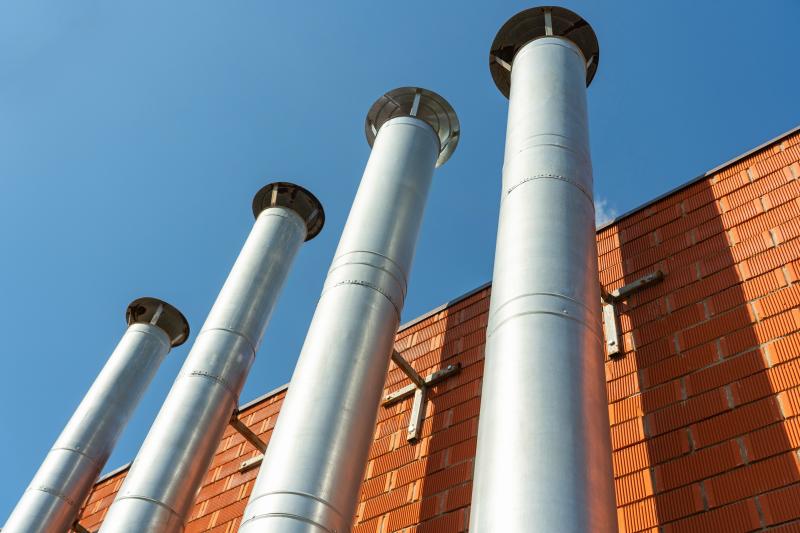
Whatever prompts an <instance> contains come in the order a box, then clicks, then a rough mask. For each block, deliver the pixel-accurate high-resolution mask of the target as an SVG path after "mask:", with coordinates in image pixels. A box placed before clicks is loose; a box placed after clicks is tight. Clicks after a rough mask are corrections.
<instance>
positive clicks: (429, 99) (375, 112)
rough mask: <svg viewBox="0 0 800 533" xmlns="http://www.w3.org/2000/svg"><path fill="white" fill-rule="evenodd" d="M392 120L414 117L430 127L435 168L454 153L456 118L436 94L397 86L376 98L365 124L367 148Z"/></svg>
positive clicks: (457, 132) (458, 126)
mask: <svg viewBox="0 0 800 533" xmlns="http://www.w3.org/2000/svg"><path fill="white" fill-rule="evenodd" d="M395 117H415V118H418V119H420V120H422V121H424V122H427V123H428V124H429V125H430V127H431V128H433V131H435V132H436V135H438V136H439V146H440V149H439V159H437V160H436V166H437V167H440V166H442V165H443V164H444V163H445V161H447V160H448V159H450V156H451V155H453V152H454V151H455V150H456V146H458V139H459V137H460V136H461V126H460V125H459V123H458V117H457V116H456V112H455V111H454V110H453V107H452V106H451V105H450V104H449V103H447V100H445V99H444V98H442V97H441V96H439V95H438V94H436V93H435V92H433V91H429V90H427V89H421V88H419V87H399V88H397V89H394V90H392V91H389V92H388V93H386V94H384V95H383V96H381V97H380V98H378V100H377V101H376V102H375V103H374V104H372V107H370V108H369V112H368V113H367V120H366V122H365V124H364V132H365V133H366V135H367V142H368V143H369V145H370V146H372V144H373V143H374V142H375V137H377V136H378V130H380V129H381V126H383V125H384V124H385V123H386V122H388V121H389V120H391V119H393V118H395Z"/></svg>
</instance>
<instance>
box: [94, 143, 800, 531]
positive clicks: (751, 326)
mask: <svg viewBox="0 0 800 533" xmlns="http://www.w3.org/2000/svg"><path fill="white" fill-rule="evenodd" d="M597 244H598V253H599V265H600V280H601V283H602V285H603V286H604V287H605V289H606V290H609V291H610V290H613V289H615V288H618V287H620V286H622V285H624V284H627V283H630V282H632V281H634V280H636V279H638V278H640V277H641V276H643V275H645V274H648V273H650V272H652V271H654V270H656V269H660V270H662V271H663V272H664V273H665V277H664V280H663V281H662V282H661V283H660V284H658V285H655V286H653V287H650V288H647V289H645V290H643V291H641V292H638V293H636V294H634V295H633V296H631V297H630V298H629V299H628V300H627V301H626V302H625V303H624V304H622V305H621V306H620V326H621V333H622V334H623V340H624V347H625V354H624V356H623V357H621V358H618V359H614V360H607V361H606V378H607V382H608V402H609V414H610V419H611V428H610V429H611V436H612V442H613V447H614V452H613V462H614V472H615V474H614V475H615V483H616V497H617V505H618V516H619V525H620V531H625V532H633V531H649V530H658V528H661V529H662V530H663V531H665V532H670V533H671V532H683V531H726V532H731V531H749V530H763V529H768V530H771V531H776V532H777V531H781V532H790V531H792V532H800V464H799V461H798V448H800V310H798V307H800V283H798V280H799V279H800V133H792V134H788V135H786V136H784V137H783V138H781V139H778V140H777V141H774V142H773V143H772V144H770V145H768V146H766V147H764V148H762V149H760V150H758V151H756V152H754V153H752V154H750V155H748V156H745V157H743V158H740V159H739V160H737V161H736V162H734V163H732V164H729V165H727V166H725V167H723V168H721V169H719V170H716V171H714V172H712V173H709V174H707V175H706V176H704V177H702V178H700V179H698V180H696V181H695V182H693V183H691V184H689V185H687V186H685V187H683V188H681V189H679V190H677V191H675V192H674V193H671V194H669V195H667V196H665V197H664V198H662V199H659V200H657V201H655V202H653V203H652V204H650V205H649V206H647V207H645V208H642V209H640V210H638V211H636V212H634V213H632V214H630V215H628V216H626V217H624V218H622V219H621V220H619V221H618V222H616V223H614V224H612V225H610V226H608V227H606V228H604V229H602V230H600V231H599V232H598V234H597ZM488 297H489V288H484V289H480V290H478V291H477V292H475V293H473V294H471V295H469V296H467V297H465V298H462V299H460V300H458V301H456V302H454V303H451V304H449V305H447V306H445V307H443V308H442V309H441V310H439V311H436V312H434V313H433V314H431V315H429V316H427V317H425V318H423V319H422V320H419V321H417V322H415V323H414V324H413V325H411V326H409V327H406V328H404V329H402V330H401V331H400V332H399V333H398V335H397V341H396V345H395V346H396V348H397V350H398V351H400V352H401V353H402V354H403V356H404V357H405V358H406V359H407V360H409V361H410V362H411V363H412V365H413V366H414V367H415V368H416V369H417V371H418V372H420V373H422V374H428V373H430V372H433V371H434V370H438V369H439V368H441V367H444V366H446V365H448V364H452V363H456V362H460V363H461V366H462V370H461V372H460V373H459V374H457V375H456V376H453V377H451V378H449V379H447V380H446V381H444V382H442V383H441V384H439V385H438V386H436V387H435V388H434V389H433V393H432V394H431V396H430V401H429V402H428V408H427V417H426V420H425V425H424V429H423V433H422V434H423V438H422V440H421V441H420V442H419V443H417V444H413V445H412V444H409V443H408V442H407V441H406V438H405V434H406V426H407V425H408V418H409V414H410V409H411V400H410V399H409V400H405V401H403V402H401V403H399V404H396V405H394V406H392V407H390V408H387V409H384V408H381V410H380V414H379V420H378V424H377V426H376V428H375V442H374V444H373V447H372V450H371V452H370V457H369V463H368V464H367V470H366V472H367V473H366V476H365V480H364V483H363V486H362V490H361V502H360V504H359V506H358V511H357V517H356V520H355V525H354V531H356V532H358V533H367V532H370V533H371V532H387V533H388V532H395V531H404V532H411V531H417V532H420V533H422V532H437V533H449V532H458V531H465V530H466V528H467V523H468V513H469V503H470V492H471V488H472V487H471V479H472V463H473V458H474V456H475V442H476V435H477V427H478V408H479V404H480V384H481V381H480V380H481V373H482V368H483V345H484V330H485V327H486V319H487V312H488V308H489V299H488ZM408 383H409V381H408V380H407V379H406V378H405V376H404V375H403V374H402V372H401V371H400V370H399V369H398V368H397V367H395V366H394V364H392V366H391V370H390V372H389V375H388V377H387V380H386V392H387V393H388V392H391V391H394V390H397V389H399V388H401V387H403V386H405V385H407V384H408ZM284 394H285V391H284V390H280V391H278V392H276V393H274V394H272V395H269V396H267V397H265V398H263V399H260V400H258V401H256V402H253V403H252V404H251V405H250V406H249V407H247V408H245V409H243V412H242V415H241V417H242V419H243V420H244V422H245V423H246V424H247V425H248V426H249V427H250V428H251V429H252V430H253V431H255V432H256V433H258V434H259V435H260V436H261V438H262V439H264V440H268V439H269V436H270V433H271V431H272V427H273V426H274V425H275V420H276V418H277V416H278V411H279V410H280V406H281V402H282V401H283V396H284ZM532 453H533V452H532ZM258 455H259V453H258V451H257V450H255V449H254V448H253V446H252V445H250V444H249V443H248V442H246V441H245V440H244V439H243V438H242V437H241V436H240V435H239V434H238V433H236V432H235V431H234V430H233V429H231V428H229V429H228V431H227V432H226V433H225V436H224V438H223V440H222V442H221V443H220V445H219V448H218V450H217V455H216V457H215V459H214V462H213V464H212V465H211V468H210V470H209V471H208V474H207V475H206V479H205V481H204V484H203V487H202V489H201V491H200V493H199V494H198V497H197V501H196V504H195V507H194V510H193V512H192V515H191V521H190V522H189V525H188V527H187V531H188V532H199V531H214V532H234V531H236V529H237V527H238V524H239V520H240V519H241V515H242V511H243V509H244V506H245V504H246V501H247V498H248V496H249V494H250V490H251V489H252V485H253V481H254V479H255V477H256V474H257V469H256V468H253V469H250V470H248V471H244V472H240V467H241V464H242V462H243V461H245V460H247V459H251V458H253V457H256V456H258ZM124 477H125V472H124V471H122V472H119V473H117V474H114V475H112V476H109V477H107V478H105V479H104V480H102V481H100V482H99V483H98V484H97V486H96V487H95V490H94V492H93V493H92V495H91V496H90V498H89V500H88V501H87V503H86V504H85V506H84V509H83V512H82V516H81V520H80V521H81V524H82V525H83V526H84V527H86V528H87V529H89V530H91V531H95V530H96V529H97V528H98V526H99V524H100V522H101V521H102V519H103V516H104V514H105V512H106V510H107V508H108V506H109V505H110V504H111V501H112V500H113V497H114V494H115V492H116V491H117V490H118V488H119V486H120V484H121V482H122V480H123V479H124Z"/></svg>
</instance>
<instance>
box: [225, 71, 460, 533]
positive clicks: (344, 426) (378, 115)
mask: <svg viewBox="0 0 800 533" xmlns="http://www.w3.org/2000/svg"><path fill="white" fill-rule="evenodd" d="M366 133H367V139H368V141H369V142H370V144H371V145H372V154H371V155H370V157H369V162H368V163H367V167H366V170H365V171H364V176H363V178H362V180H361V185H360V187H359V189H358V193H357V195H356V198H355V201H354V203H353V207H352V209H351V211H350V216H349V218H348V219H347V224H346V226H345V228H344V232H343V234H342V238H341V240H340V241H339V247H338V249H337V250H336V255H335V257H334V259H333V263H332V265H331V268H330V271H329V272H328V278H327V280H326V281H325V286H324V289H323V291H322V296H321V297H320V300H319V304H318V305H317V310H316V312H315V313H314V318H313V320H312V322H311V326H310V328H309V330H308V335H307V336H306V340H305V345H304V346H303V349H302V352H301V354H300V359H299V361H298V363H297V367H296V368H295V372H294V376H293V377H292V381H291V383H290V385H289V392H288V393H287V396H286V399H285V400H284V403H283V406H282V408H281V414H280V416H279V417H278V422H277V425H276V426H275V429H274V430H273V433H272V438H271V439H270V443H269V446H268V448H267V453H266V456H265V458H264V462H263V464H262V467H261V471H260V472H259V475H258V479H257V480H256V484H255V486H254V488H253V492H252V494H251V496H250V501H249V502H248V504H247V508H246V509H245V512H244V517H243V518H242V525H241V526H240V528H239V532H240V533H256V532H258V533H263V532H280V533H291V532H301V531H302V532H306V531H320V532H322V531H327V532H339V533H345V532H347V531H350V526H351V524H352V520H353V514H354V513H355V507H356V504H357V501H358V494H359V487H360V485H361V479H362V477H363V475H364V468H365V466H366V462H367V455H368V453H369V447H370V444H371V443H372V434H373V432H374V430H375V421H376V418H377V414H378V406H379V404H380V399H381V393H382V390H383V384H384V382H385V380H386V372H387V369H388V366H389V357H390V355H391V352H392V347H393V343H394V337H395V333H396V332H397V326H398V325H399V323H400V313H401V310H402V308H403V301H404V299H405V295H406V284H407V280H408V273H409V270H410V268H411V261H412V258H413V255H414V248H415V246H416V241H417V235H418V233H419V228H420V224H421V222H422V214H423V211H424V208H425V203H426V198H427V194H428V189H429V187H430V184H431V179H432V177H433V171H434V167H435V166H437V165H441V164H442V163H444V162H445V161H446V160H447V158H448V157H449V156H450V154H451V153H452V152H453V150H454V149H455V147H456V143H457V141H458V136H459V126H458V120H457V118H456V115H455V113H454V112H453V110H452V108H451V107H450V105H449V104H448V103H447V102H446V101H445V100H444V99H442V98H441V97H440V96H438V95H437V94H435V93H432V92H430V91H426V90H424V89H418V88H413V87H405V88H401V89H395V90H394V91H391V92H390V93H387V94H386V95H384V96H383V97H381V98H380V99H379V100H378V101H377V102H376V103H375V104H374V105H373V106H372V108H371V109H370V111H369V114H368V115H367V121H366Z"/></svg>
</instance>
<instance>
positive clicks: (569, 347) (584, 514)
mask: <svg viewBox="0 0 800 533" xmlns="http://www.w3.org/2000/svg"><path fill="white" fill-rule="evenodd" d="M526 17H527V19H526ZM526 27H527V31H526ZM570 28H579V29H580V31H579V32H577V34H576V33H571V32H572V31H574V30H570ZM587 29H588V32H591V35H589V36H587V34H586V30H587ZM562 33H564V34H565V35H566V36H564V35H562ZM589 37H591V39H590V38H589ZM509 38H510V39H511V40H516V43H513V42H512V43H509V42H507V40H508V39H509ZM593 38H594V33H593V32H592V30H591V28H590V27H589V26H588V24H586V23H585V21H583V20H582V19H580V17H578V16H577V15H575V14H574V13H572V12H570V11H568V10H565V9H560V8H536V9H533V10H529V11H526V12H523V13H520V14H519V15H517V16H516V17H514V18H512V19H511V20H510V21H509V22H508V23H507V24H506V26H504V27H503V29H501V30H500V33H499V34H498V37H497V39H496V40H495V46H493V53H494V52H495V51H496V52H497V53H499V54H502V53H508V54H510V55H511V57H506V58H503V57H495V56H493V58H492V59H493V60H496V59H499V60H500V61H501V62H505V63H506V64H507V65H508V66H509V67H510V96H509V110H508V129H507V133H506V150H505V161H504V167H503V179H502V199H501V204H500V220H499V227H498V234H497V249H496V252H495V266H494V276H493V281H492V283H493V285H492V295H491V304H490V310H489V321H488V327H487V341H486V360H485V368H484V375H483V385H482V393H481V409H480V418H479V428H478V445H477V456H476V460H475V477H474V485H473V492H472V507H471V512H470V531H471V532H472V533H486V532H494V531H563V532H585V531H593V532H612V531H617V524H616V506H615V502H614V485H613V475H612V468H611V444H610V435H609V424H608V411H607V405H608V404H607V401H606V393H605V376H604V368H603V362H604V361H603V359H604V357H603V350H602V345H601V339H602V331H601V327H600V301H599V298H600V290H599V283H598V275H597V248H596V243H595V225H594V204H593V199H592V167H591V159H590V154H589V134H588V131H589V130H588V121H587V110H586V84H587V78H590V77H591V76H587V65H588V66H591V65H592V64H594V65H596V60H597V55H596V40H595V41H594V46H595V48H594V49H593V48H592V47H591V41H592V39H593ZM504 39H505V40H506V42H504ZM498 41H500V42H499V43H498ZM510 46H511V48H509V47H510ZM513 46H516V49H513ZM593 52H594V55H592V53H593ZM590 61H591V62H590ZM506 72H508V71H507V70H506ZM493 73H496V72H494V71H493ZM506 75H508V74H506ZM496 79H497V77H496ZM498 86H499V87H500V88H501V90H502V89H503V85H502V84H501V83H499V82H498Z"/></svg>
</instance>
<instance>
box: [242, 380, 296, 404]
mask: <svg viewBox="0 0 800 533" xmlns="http://www.w3.org/2000/svg"><path fill="white" fill-rule="evenodd" d="M288 388H289V384H288V383H284V384H283V385H281V386H280V387H275V388H274V389H272V390H271V391H269V392H267V393H264V394H262V395H261V396H257V397H256V398H253V399H252V400H250V401H249V402H247V403H243V404H242V405H240V406H239V411H244V410H245V409H249V408H250V407H253V406H254V405H256V404H257V403H260V402H263V401H264V400H266V399H268V398H271V397H273V396H275V395H276V394H279V393H281V392H283V391H285V390H286V389H288Z"/></svg>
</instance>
